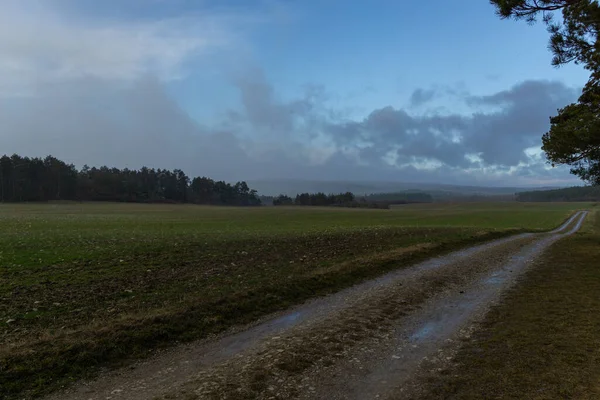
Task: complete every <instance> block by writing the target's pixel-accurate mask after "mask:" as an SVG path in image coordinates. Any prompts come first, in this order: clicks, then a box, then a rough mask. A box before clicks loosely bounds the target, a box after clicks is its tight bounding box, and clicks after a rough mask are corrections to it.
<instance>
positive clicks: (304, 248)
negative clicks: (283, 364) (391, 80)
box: [0, 203, 587, 398]
mask: <svg viewBox="0 0 600 400" xmlns="http://www.w3.org/2000/svg"><path fill="white" fill-rule="evenodd" d="M586 206H587V205H582V204H573V203H570V204H560V203H547V204H532V203H527V204H518V203H498V204H493V203H486V204H483V203H482V204H445V205H439V204H428V205H411V206H402V207H398V208H396V209H394V210H355V209H332V208H328V209H318V208H266V207H265V208H245V209H242V208H217V207H198V206H189V205H185V206H184V205H181V206H178V205H175V206H171V205H134V204H46V205H2V206H0V261H1V264H0V265H1V267H0V335H1V337H2V340H1V342H0V343H2V344H1V345H0V371H1V374H0V388H2V394H3V395H5V396H6V397H7V398H11V397H12V398H23V397H27V396H36V395H39V394H43V393H45V392H48V391H51V390H54V389H56V388H58V387H60V386H62V385H64V384H66V383H68V382H69V381H72V380H75V379H78V378H81V377H84V376H89V375H90V374H93V373H94V372H95V371H96V369H97V368H96V367H100V366H106V365H111V364H114V363H115V362H121V361H124V360H128V359H130V358H132V357H140V356H144V355H146V354H148V352H149V351H151V350H152V349H155V348H157V347H161V346H165V345H170V344H173V343H175V342H177V341H187V340H194V339H198V338H202V337H205V336H207V335H210V334H213V333H217V332H220V331H222V330H224V329H226V328H228V327H230V326H232V325H235V324H242V323H246V322H250V321H252V320H254V319H256V318H257V317H260V316H262V315H265V314H267V313H270V312H273V311H277V310H280V309H284V308H287V307H289V306H290V305H292V304H295V303H298V302H301V301H303V300H306V299H308V298H310V297H313V296H317V295H321V294H326V293H329V292H332V291H335V290H338V289H340V288H342V287H345V286H348V285H351V284H354V283H357V282H359V281H361V280H364V279H367V278H370V277H374V276H376V275H379V274H382V273H384V272H387V271H389V270H391V269H395V268H400V267H402V266H406V265H409V264H411V263H414V262H417V261H419V260H422V259H424V258H427V257H431V256H433V255H438V254H441V253H444V252H447V251H450V250H453V249H456V248H459V247H463V246H466V245H469V244H473V243H477V242H481V241H484V240H489V239H492V238H495V237H500V236H503V235H507V234H510V233H513V232H518V231H522V230H547V229H550V228H553V227H555V226H557V225H559V224H560V222H562V221H563V220H564V219H565V218H566V217H567V216H568V215H569V214H570V213H571V212H572V211H573V210H575V209H580V208H584V207H586Z"/></svg>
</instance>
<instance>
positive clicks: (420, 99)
mask: <svg viewBox="0 0 600 400" xmlns="http://www.w3.org/2000/svg"><path fill="white" fill-rule="evenodd" d="M435 94H436V92H435V90H433V89H421V88H419V89H416V90H415V91H414V92H412V94H411V96H410V104H411V105H412V106H414V107H418V106H420V105H423V104H425V103H427V102H429V101H431V100H432V99H433V98H434V97H435Z"/></svg>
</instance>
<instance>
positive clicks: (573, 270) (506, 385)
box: [419, 208, 600, 399]
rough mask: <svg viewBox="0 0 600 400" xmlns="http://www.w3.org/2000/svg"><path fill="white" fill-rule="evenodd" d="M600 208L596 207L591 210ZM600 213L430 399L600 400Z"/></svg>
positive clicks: (465, 353)
mask: <svg viewBox="0 0 600 400" xmlns="http://www.w3.org/2000/svg"><path fill="white" fill-rule="evenodd" d="M592 209H594V210H595V208H592ZM598 260H600V212H598V211H595V212H594V213H593V214H592V215H590V216H588V220H587V222H586V224H585V225H584V229H583V230H582V231H581V232H580V233H577V234H575V235H573V236H571V237H569V238H565V239H563V240H561V241H559V242H557V243H556V244H554V245H553V246H552V247H551V249H550V250H549V251H548V252H547V253H546V254H545V255H544V257H543V258H542V259H540V261H539V262H537V263H536V264H535V266H534V267H533V268H532V269H530V270H529V271H528V272H527V273H526V275H525V277H524V278H523V279H522V280H521V281H520V282H519V284H518V285H517V286H516V287H515V288H514V289H513V290H511V291H510V292H509V293H508V295H507V296H506V297H505V299H504V301H503V302H502V303H501V304H500V305H498V306H497V307H495V308H493V309H492V310H491V312H490V313H489V314H488V315H487V317H486V318H485V320H484V322H483V324H482V326H481V327H480V328H479V329H478V330H477V331H476V333H475V335H474V336H473V338H472V339H471V340H469V341H468V342H466V343H465V344H464V346H463V348H462V349H461V350H460V351H459V353H458V355H457V357H456V360H455V361H456V363H457V364H456V365H455V366H453V367H451V368H448V369H446V370H445V371H443V372H442V373H441V374H435V375H433V376H430V377H429V380H428V383H426V386H429V387H430V391H429V392H428V393H427V395H425V396H423V397H419V398H426V399H429V398H431V399H598V398H600V333H599V332H600V312H599V311H600V295H599V293H600V268H599V266H600V263H599V261H598Z"/></svg>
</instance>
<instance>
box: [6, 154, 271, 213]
mask: <svg viewBox="0 0 600 400" xmlns="http://www.w3.org/2000/svg"><path fill="white" fill-rule="evenodd" d="M57 200H72V201H116V202H137V203H195V204H213V205H232V206H256V205H260V199H259V198H258V195H257V192H256V191H255V190H252V189H250V188H249V187H248V185H247V184H246V182H238V183H236V184H233V185H232V184H229V183H226V182H223V181H214V180H212V179H210V178H206V177H195V178H193V179H190V178H189V177H188V176H187V175H186V174H185V172H183V171H182V170H180V169H175V170H173V171H169V170H166V169H154V168H147V167H143V168H141V169H139V170H130V169H127V168H125V169H118V168H109V167H106V166H103V167H100V168H96V167H92V168H90V167H89V166H87V165H86V166H84V167H83V168H82V169H81V170H77V168H75V166H74V165H72V164H67V163H65V162H64V161H61V160H59V159H57V158H55V157H52V156H48V157H46V158H43V159H42V158H29V157H21V156H19V155H17V154H14V155H12V156H10V157H9V156H6V155H4V156H3V157H1V158H0V201H2V202H26V201H57Z"/></svg>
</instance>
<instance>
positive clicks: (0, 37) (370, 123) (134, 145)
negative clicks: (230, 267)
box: [0, 0, 578, 184]
mask: <svg viewBox="0 0 600 400" xmlns="http://www.w3.org/2000/svg"><path fill="white" fill-rule="evenodd" d="M47 4H49V3H46V2H36V1H32V0H25V1H24V2H16V1H8V2H4V3H2V5H1V6H0V53H1V54H2V55H3V57H2V59H1V60H0V126H2V131H1V132H0V148H1V149H2V150H3V152H7V153H20V154H23V155H29V156H44V155H47V154H52V155H54V156H56V157H59V158H62V159H64V160H66V161H68V162H72V163H75V164H76V165H78V166H83V165H84V164H89V165H109V166H116V167H129V168H139V167H141V166H144V165H145V166H149V167H157V168H158V167H160V168H169V169H173V168H182V169H184V170H185V171H187V172H188V173H189V174H191V175H207V176H211V177H214V178H217V179H226V180H239V179H248V180H251V179H276V178H288V179H292V178H293V179H329V180H342V179H343V180H358V179H360V180H404V181H424V182H444V183H478V184H482V183H484V184H485V183H487V184H502V183H504V184H514V183H516V182H535V181H536V179H538V180H544V181H548V182H550V181H555V180H556V179H557V178H556V176H557V175H555V174H554V173H553V172H552V171H550V170H548V169H547V167H546V166H545V164H544V160H543V159H540V157H539V156H536V155H534V153H535V151H534V152H533V153H532V151H531V149H534V150H535V149H539V147H540V144H541V143H540V137H541V135H542V134H543V133H544V132H545V131H546V130H547V129H548V125H549V119H548V117H549V116H550V115H553V114H554V113H555V112H556V109H557V108H560V107H563V106H564V105H566V104H568V103H569V102H571V101H573V100H575V99H576V98H577V95H578V90H576V89H573V88H570V87H567V86H565V85H564V84H562V83H560V82H553V81H538V80H530V81H525V82H522V83H520V84H518V85H515V86H513V87H511V88H508V89H506V90H503V91H500V92H497V93H492V94H489V95H486V96H472V95H470V94H469V93H468V92H465V90H464V88H459V89H452V90H450V89H446V90H445V91H444V90H443V87H442V89H440V87H435V88H433V89H418V90H416V91H415V92H413V94H412V96H411V98H410V101H411V104H412V105H414V106H417V105H423V104H426V103H427V102H429V101H431V100H433V99H434V98H436V96H437V95H438V94H440V95H441V96H452V97H453V101H458V100H459V101H461V102H462V103H464V107H463V109H466V110H468V112H461V113H449V112H446V113H443V114H441V113H432V112H430V111H428V112H422V113H416V112H414V110H413V109H412V108H410V109H400V108H397V107H394V106H393V105H389V106H386V107H381V108H378V109H374V110H371V111H370V112H368V113H367V114H366V115H365V117H364V118H362V119H360V120H357V119H352V118H349V117H348V116H347V115H346V114H345V112H344V111H343V110H340V109H335V108H332V107H331V106H330V105H329V104H330V103H329V100H330V98H331V96H330V95H329V94H328V93H327V91H326V88H325V87H324V86H321V85H314V84H312V85H307V86H306V87H305V88H304V90H303V92H302V93H301V95H299V96H297V97H295V98H282V97H281V95H280V94H279V93H278V91H277V88H275V87H273V86H272V85H271V84H270V83H269V81H268V79H267V77H266V76H265V73H264V72H263V71H262V70H261V69H260V68H248V67H245V66H244V67H240V68H238V69H235V67H232V68H231V69H230V70H228V71H234V72H231V84H232V85H233V87H234V88H235V90H236V91H237V93H238V94H239V107H236V108H232V109H230V110H227V112H226V113H225V114H224V115H225V117H224V118H223V120H222V121H220V122H219V123H215V124H209V125H208V126H204V125H200V124H199V123H198V121H196V120H194V119H192V118H191V117H190V116H189V115H188V114H187V113H186V112H185V111H184V110H183V109H182V108H181V107H180V105H179V104H178V103H177V102H176V101H175V100H174V99H173V98H171V97H170V95H169V94H168V90H167V85H168V84H169V82H170V81H171V80H173V79H177V78H179V77H182V76H185V70H186V66H187V63H188V62H189V61H190V60H193V59H195V58H198V57H202V56H203V55H208V54H209V53H210V54H213V53H211V52H214V51H215V50H216V49H231V50H235V49H237V47H238V46H237V45H236V43H237V41H238V40H243V39H242V38H238V37H237V36H236V32H237V30H238V29H239V26H240V24H241V25H243V24H244V23H246V22H247V21H245V20H244V18H241V20H240V19H239V18H238V17H237V16H236V15H235V13H229V14H216V13H202V14H197V15H195V16H193V17H184V18H178V17H173V18H167V19H146V20H135V21H128V20H127V21H126V20H101V21H99V20H97V19H94V20H92V21H89V20H86V18H84V17H82V16H79V17H72V16H71V17H69V20H68V23H67V21H65V16H64V14H61V13H57V12H55V10H54V11H53V9H51V8H49V7H48V6H47ZM29 6H35V7H29ZM26 11H27V12H26ZM436 101H437V98H436ZM561 171H562V170H561ZM561 176H562V177H563V178H558V179H564V178H565V177H567V176H568V175H566V174H563V175H561Z"/></svg>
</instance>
